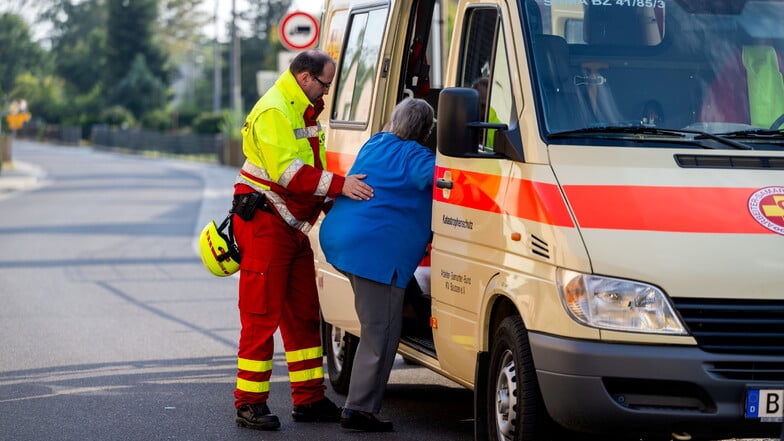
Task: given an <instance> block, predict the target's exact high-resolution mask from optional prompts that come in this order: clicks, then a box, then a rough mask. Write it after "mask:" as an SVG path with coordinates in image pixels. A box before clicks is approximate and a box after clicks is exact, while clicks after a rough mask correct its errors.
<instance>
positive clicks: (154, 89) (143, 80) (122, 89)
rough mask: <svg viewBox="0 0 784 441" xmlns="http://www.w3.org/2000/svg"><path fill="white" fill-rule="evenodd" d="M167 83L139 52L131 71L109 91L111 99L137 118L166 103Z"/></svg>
mask: <svg viewBox="0 0 784 441" xmlns="http://www.w3.org/2000/svg"><path fill="white" fill-rule="evenodd" d="M166 93H167V92H166V85H165V84H164V83H163V81H161V80H160V79H159V78H158V77H156V76H155V75H154V74H153V73H152V72H151V71H150V70H149V69H148V67H147V62H146V60H145V59H144V55H142V54H137V55H136V58H134V61H133V64H132V65H131V69H130V71H129V72H128V73H127V75H125V76H124V77H123V78H122V79H121V80H120V82H119V83H117V84H116V85H115V86H114V87H113V88H112V90H111V91H110V93H109V101H110V102H111V103H114V104H116V105H120V106H123V107H125V108H127V109H128V110H130V111H131V113H133V116H134V117H135V118H139V117H141V116H142V115H143V114H144V113H146V112H148V111H151V110H154V109H157V108H161V107H164V106H165V105H166V101H167V96H166Z"/></svg>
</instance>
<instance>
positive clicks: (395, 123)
mask: <svg viewBox="0 0 784 441" xmlns="http://www.w3.org/2000/svg"><path fill="white" fill-rule="evenodd" d="M434 115H435V111H434V110H433V107H432V106H431V105H430V104H428V102H427V101H425V100H423V99H419V98H406V99H404V100H403V101H401V102H399V103H398V104H397V106H395V110H393V111H392V121H391V122H390V127H389V131H390V132H392V133H394V134H395V135H397V136H398V137H399V138H401V139H405V140H413V141H419V142H424V141H425V140H426V139H427V137H428V135H430V131H431V130H432V129H433V117H434Z"/></svg>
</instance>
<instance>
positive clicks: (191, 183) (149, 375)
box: [0, 139, 473, 441]
mask: <svg viewBox="0 0 784 441" xmlns="http://www.w3.org/2000/svg"><path fill="white" fill-rule="evenodd" d="M13 159H14V166H13V168H9V167H5V168H4V169H3V170H2V172H0V351H1V352H0V440H3V441H5V440H9V441H10V440H14V441H16V440H36V441H38V440H250V439H253V440H260V439H263V440H275V439H313V440H342V439H352V438H356V439H363V440H366V439H370V440H372V439H384V440H419V439H430V440H435V441H438V440H458V441H459V440H470V439H473V423H472V421H471V418H472V411H471V393H470V392H469V391H467V390H465V389H463V388H462V387H460V386H457V385H456V384H454V383H451V382H449V381H448V380H445V379H443V378H441V377H439V376H436V375H435V374H432V373H431V372H430V371H428V370H426V369H424V368H421V367H413V366H407V365H405V364H404V363H402V361H399V363H398V366H397V367H396V369H395V371H394V372H393V375H392V379H391V381H390V386H389V389H388V393H387V398H386V403H385V408H384V410H383V411H382V415H383V416H384V417H386V418H389V419H391V420H393V421H394V422H395V425H396V431H395V432H394V433H391V434H384V435H380V434H357V433H346V432H344V431H342V430H341V429H340V428H339V427H338V425H337V424H322V423H309V424H306V423H295V422H293V421H292V420H291V417H290V411H291V399H290V395H289V384H288V376H287V373H286V370H285V358H284V356H283V353H282V344H281V343H280V341H278V344H277V345H276V351H277V352H276V355H275V364H274V368H273V378H272V393H271V399H270V403H269V404H270V407H271V408H272V410H273V411H274V412H275V413H276V414H278V415H279V416H280V417H281V422H282V427H281V430H280V431H278V432H258V431H253V430H249V429H243V428H239V427H237V426H236V425H235V423H234V406H233V396H232V392H233V389H234V381H235V373H236V341H237V337H238V335H239V319H238V314H237V309H236V289H237V278H236V277H229V278H225V279H224V278H218V277H215V276H212V275H211V274H209V273H208V272H207V271H206V270H205V269H204V268H203V267H202V266H201V262H200V260H199V257H198V255H197V252H196V247H195V239H196V238H197V235H198V232H199V231H200V230H201V228H202V227H203V226H204V224H206V223H207V222H208V220H209V219H211V218H212V219H216V220H220V219H222V218H223V216H225V214H226V212H227V210H228V207H229V206H230V198H231V190H232V184H233V182H234V178H235V176H236V173H237V170H236V169H232V168H230V167H223V166H219V165H215V164H204V163H189V162H185V161H176V160H170V159H153V158H143V157H138V156H129V155H122V154H115V153H109V152H100V151H94V150H92V149H91V148H88V147H65V146H53V145H46V144H39V143H34V142H29V141H24V140H19V139H17V140H14V151H13ZM327 394H328V396H329V397H331V398H332V399H333V400H334V401H335V402H337V403H338V404H342V403H343V401H344V400H345V397H344V396H341V395H338V394H336V393H335V392H334V391H333V390H332V389H331V388H328V389H327Z"/></svg>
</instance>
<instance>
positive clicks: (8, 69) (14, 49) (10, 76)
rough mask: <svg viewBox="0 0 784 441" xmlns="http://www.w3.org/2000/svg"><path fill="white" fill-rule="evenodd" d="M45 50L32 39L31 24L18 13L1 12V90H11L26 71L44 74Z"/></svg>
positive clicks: (45, 66)
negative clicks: (18, 77) (17, 78)
mask: <svg viewBox="0 0 784 441" xmlns="http://www.w3.org/2000/svg"><path fill="white" fill-rule="evenodd" d="M44 55H45V52H44V50H43V49H42V48H41V46H40V45H38V43H35V42H34V41H33V40H32V37H31V35H30V26H29V25H28V24H27V23H26V22H25V21H24V19H23V18H22V17H21V16H19V15H16V14H12V13H3V14H0V60H2V61H0V90H4V91H9V90H11V88H12V87H13V85H14V82H15V81H16V77H17V76H19V75H20V74H22V73H25V72H31V73H38V74H43V73H45V72H46V69H47V67H48V64H47V63H46V59H45V56H44Z"/></svg>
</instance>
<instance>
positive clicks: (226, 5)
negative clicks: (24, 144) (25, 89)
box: [0, 0, 323, 41]
mask: <svg viewBox="0 0 784 441" xmlns="http://www.w3.org/2000/svg"><path fill="white" fill-rule="evenodd" d="M232 1H235V2H236V8H237V11H242V10H243V9H245V8H246V7H247V1H246V0H202V8H203V10H204V12H205V13H206V14H209V15H210V16H212V15H213V14H215V7H216V4H217V6H218V24H219V26H218V31H219V32H220V33H221V36H220V39H221V40H224V41H227V40H228V35H227V34H228V30H227V29H228V22H229V20H230V18H231V4H232ZM322 3H323V1H322V0H293V1H292V5H291V11H305V12H310V13H316V14H318V13H320V12H321V7H322ZM5 11H12V12H15V13H21V14H22V15H23V16H24V17H25V18H26V19H27V22H28V23H31V24H32V22H33V19H34V18H35V15H36V13H37V10H36V9H35V7H33V6H32V5H29V4H27V2H25V1H24V0H23V1H21V2H17V0H0V12H5ZM47 30H48V29H47V28H46V26H44V25H37V26H35V27H33V33H34V35H33V38H34V39H36V40H40V39H41V38H42V37H44V36H45V35H46V33H47ZM215 30H216V26H214V25H213V26H207V27H206V28H205V29H204V34H205V35H206V36H207V37H209V38H213V37H214V36H215Z"/></svg>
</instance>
